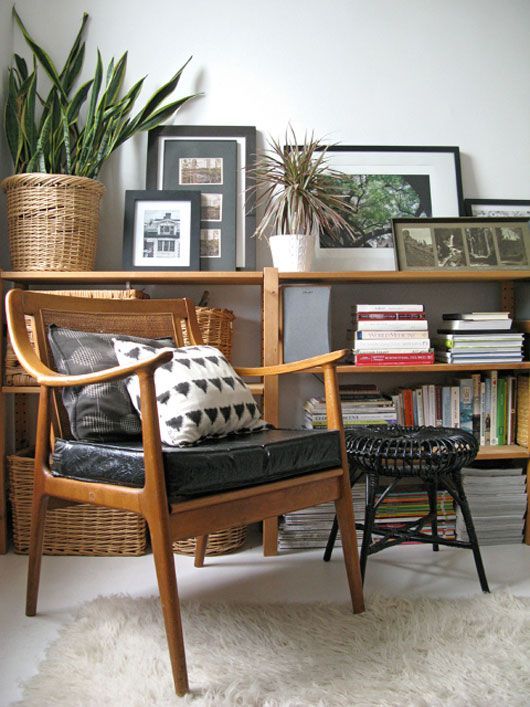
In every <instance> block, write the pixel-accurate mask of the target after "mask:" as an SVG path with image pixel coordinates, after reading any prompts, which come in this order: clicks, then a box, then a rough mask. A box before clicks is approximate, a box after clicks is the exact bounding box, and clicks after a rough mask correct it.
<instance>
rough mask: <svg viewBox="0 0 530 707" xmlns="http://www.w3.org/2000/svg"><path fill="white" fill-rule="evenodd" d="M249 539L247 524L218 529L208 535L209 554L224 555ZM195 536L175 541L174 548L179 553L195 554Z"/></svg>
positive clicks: (207, 548)
mask: <svg viewBox="0 0 530 707" xmlns="http://www.w3.org/2000/svg"><path fill="white" fill-rule="evenodd" d="M246 539H247V529H246V527H245V526H238V527H237V528H229V529H228V530H218V531H217V532H215V533H211V534H210V535H208V544H207V546H206V554H207V555H224V554H225V553H227V552H234V551H235V550H239V548H240V547H241V546H242V545H244V544H245V540H246ZM195 544H196V543H195V538H188V539H187V540H177V542H175V543H173V550H174V551H175V552H178V554H179V555H194V554H195Z"/></svg>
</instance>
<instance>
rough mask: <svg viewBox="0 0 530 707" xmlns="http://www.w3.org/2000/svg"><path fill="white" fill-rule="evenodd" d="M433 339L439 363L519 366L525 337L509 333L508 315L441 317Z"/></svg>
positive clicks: (509, 320)
mask: <svg viewBox="0 0 530 707" xmlns="http://www.w3.org/2000/svg"><path fill="white" fill-rule="evenodd" d="M443 319H444V326H443V328H442V329H438V334H437V336H435V337H434V338H433V343H434V346H435V358H436V361H437V362H439V363H463V364H465V363H518V362H520V361H522V360H523V337H524V334H522V333H519V332H514V331H511V326H512V320H511V318H510V315H509V312H469V313H466V314H444V315H443Z"/></svg>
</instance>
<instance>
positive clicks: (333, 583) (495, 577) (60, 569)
mask: <svg viewBox="0 0 530 707" xmlns="http://www.w3.org/2000/svg"><path fill="white" fill-rule="evenodd" d="M258 542H259V541H258V539H257V537H256V538H254V539H253V540H251V541H250V542H249V543H248V544H247V548H246V549H245V550H243V551H241V552H238V553H235V554H232V555H226V556H224V557H217V558H207V564H206V566H205V567H204V568H202V569H195V568H194V567H193V561H192V559H190V558H187V557H182V556H176V562H177V568H178V578H179V589H180V595H181V599H183V600H186V599H188V598H194V599H199V600H203V601H234V602H243V601H247V602H248V601H251V602H272V601H302V602H304V601H308V602H309V601H319V600H325V601H340V602H345V601H346V600H347V590H346V579H345V574H344V569H343V565H342V555H341V552H340V550H339V551H338V552H337V551H336V552H335V554H334V557H333V559H332V561H331V562H330V563H329V564H328V563H324V562H323V561H322V553H321V552H320V551H305V552H296V553H282V554H281V555H279V556H277V557H269V558H264V557H263V556H262V553H261V548H260V547H259V544H258ZM483 558H484V564H485V566H486V572H487V575H488V579H489V583H490V587H491V589H492V590H502V589H508V590H510V591H512V592H513V593H514V594H517V595H519V596H530V547H528V546H526V545H506V546H496V547H485V548H484V549H483ZM26 565H27V558H26V557H22V556H18V555H14V554H13V553H10V554H8V555H4V556H0V707H5V706H7V705H10V704H12V703H13V702H14V701H15V700H17V699H18V698H19V697H20V695H21V692H20V683H21V682H23V681H25V680H26V679H27V678H28V677H29V676H31V675H32V674H33V673H35V672H36V670H37V666H38V663H39V660H40V659H41V658H42V656H43V654H44V651H45V649H46V646H47V645H48V644H49V643H50V641H52V640H53V639H54V637H55V636H56V634H57V631H58V629H59V628H60V626H61V625H62V624H63V623H64V622H65V621H67V620H68V619H69V618H70V616H71V612H72V611H73V610H75V609H76V607H78V606H79V605H80V604H82V603H83V602H85V601H87V600H89V599H92V598H94V597H96V596H98V595H109V594H115V593H120V592H127V593H130V594H133V595H152V594H155V593H156V591H157V590H156V580H155V573H154V569H153V562H152V557H151V556H150V555H146V556H145V557H138V558H87V557H77V558H76V557H45V558H44V559H43V569H42V579H41V591H40V597H39V613H38V615H37V616H36V617H34V618H26V617H25V616H24V594H25V579H26ZM365 592H366V594H367V595H369V594H370V593H374V592H380V593H385V594H393V595H402V596H405V595H406V596H411V595H417V596H420V595H421V596H429V597H458V596H471V595H473V594H476V593H478V592H480V587H479V583H478V579H477V577H476V574H475V568H474V564H473V558H472V554H471V552H470V551H466V550H456V549H451V548H442V549H441V550H440V552H439V553H438V554H435V553H433V552H432V550H431V548H430V546H421V545H418V546H402V547H397V548H392V549H389V550H386V551H384V552H383V553H381V554H379V555H376V556H374V557H372V558H370V559H369V564H368V572H367V580H366V585H365Z"/></svg>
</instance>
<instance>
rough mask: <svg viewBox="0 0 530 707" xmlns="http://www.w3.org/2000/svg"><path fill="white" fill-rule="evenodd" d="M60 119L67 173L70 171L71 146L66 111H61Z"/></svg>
mask: <svg viewBox="0 0 530 707" xmlns="http://www.w3.org/2000/svg"><path fill="white" fill-rule="evenodd" d="M61 121H62V125H63V144H64V156H65V160H66V171H67V173H68V174H70V173H71V171H72V147H71V144H70V123H69V121H68V116H67V114H66V112H65V111H64V110H63V111H61Z"/></svg>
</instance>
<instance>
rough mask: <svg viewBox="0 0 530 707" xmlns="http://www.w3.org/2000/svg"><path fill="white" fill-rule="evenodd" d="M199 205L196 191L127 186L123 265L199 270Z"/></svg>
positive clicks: (158, 268) (125, 266)
mask: <svg viewBox="0 0 530 707" xmlns="http://www.w3.org/2000/svg"><path fill="white" fill-rule="evenodd" d="M200 208H201V193H200V192H199V191H174V190H166V189H165V190H157V189H143V190H127V191H126V192H125V217H124V227H123V267H124V269H125V270H176V271H180V270H199V266H200V257H199V238H200ZM164 212H165V215H163V214H164ZM177 215H178V218H177ZM142 223H143V226H142ZM151 261H152V262H151ZM179 261H182V262H179Z"/></svg>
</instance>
